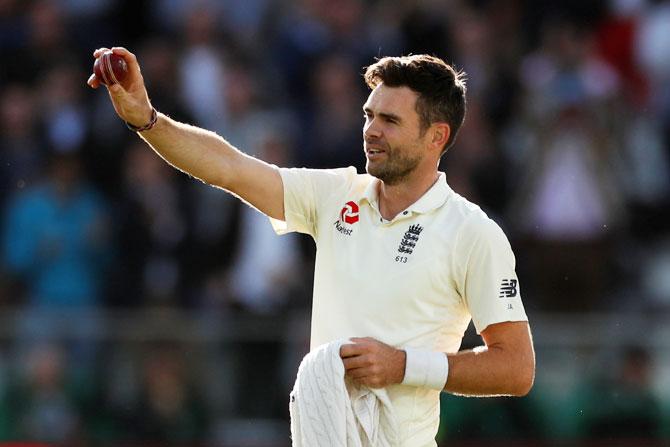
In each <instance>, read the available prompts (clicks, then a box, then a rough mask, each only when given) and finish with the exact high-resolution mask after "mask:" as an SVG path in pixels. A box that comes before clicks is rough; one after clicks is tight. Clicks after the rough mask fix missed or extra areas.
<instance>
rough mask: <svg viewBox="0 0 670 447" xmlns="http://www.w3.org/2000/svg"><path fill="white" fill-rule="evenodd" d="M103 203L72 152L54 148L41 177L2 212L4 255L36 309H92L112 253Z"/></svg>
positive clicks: (27, 302)
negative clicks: (47, 171) (58, 150)
mask: <svg viewBox="0 0 670 447" xmlns="http://www.w3.org/2000/svg"><path fill="white" fill-rule="evenodd" d="M108 219H109V215H108V209H107V204H106V203H105V201H104V199H103V198H102V197H100V196H99V195H98V194H97V193H96V191H95V190H94V189H92V188H91V187H90V186H89V185H88V184H87V183H86V182H85V180H84V179H83V176H82V173H81V164H80V161H79V156H78V154H76V153H58V152H56V153H52V154H51V160H50V166H49V175H48V177H47V178H45V179H44V181H43V182H41V183H39V184H37V185H35V186H33V187H31V188H28V189H26V190H19V191H17V192H16V193H15V194H14V195H13V197H12V199H11V201H10V202H9V203H8V206H7V208H6V212H5V225H4V227H5V232H4V238H3V259H4V262H5V265H6V266H7V268H8V269H9V271H10V272H12V273H14V274H15V275H17V276H19V277H20V278H22V279H23V281H24V282H25V283H26V285H27V286H28V292H27V293H28V296H27V297H26V298H27V301H26V305H27V307H28V308H29V309H35V310H52V311H53V310H57V309H95V308H96V307H97V306H99V305H100V304H101V302H100V300H101V287H102V285H103V284H104V279H105V276H104V275H105V271H106V268H107V266H108V264H109V261H110V257H111V240H110V232H109V220H108Z"/></svg>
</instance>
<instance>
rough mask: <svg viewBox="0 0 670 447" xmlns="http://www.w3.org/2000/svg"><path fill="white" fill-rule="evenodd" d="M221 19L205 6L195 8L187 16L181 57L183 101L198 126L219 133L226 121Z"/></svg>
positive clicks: (190, 9)
mask: <svg viewBox="0 0 670 447" xmlns="http://www.w3.org/2000/svg"><path fill="white" fill-rule="evenodd" d="M217 17H218V16H217V15H216V14H215V13H213V12H212V11H210V10H209V9H207V8H205V7H203V6H202V5H197V4H196V5H192V6H190V7H189V8H188V11H186V13H185V14H184V16H183V19H182V20H183V23H182V24H181V26H182V27H183V38H184V42H183V46H184V48H183V50H182V54H181V57H180V63H179V72H180V77H181V85H180V87H181V88H180V90H181V100H182V101H183V102H184V104H185V105H186V107H187V109H188V112H189V113H190V114H191V115H192V116H193V117H194V118H195V120H196V124H197V125H199V126H203V127H205V128H207V129H211V130H214V131H216V130H218V129H219V126H220V124H221V121H222V120H225V119H226V106H225V101H224V97H223V88H224V86H226V85H227V84H226V62H227V61H226V60H225V53H224V50H223V48H222V47H221V45H220V42H225V40H224V39H220V34H219V28H218V26H217V25H218V24H217Z"/></svg>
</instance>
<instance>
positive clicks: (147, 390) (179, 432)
mask: <svg viewBox="0 0 670 447" xmlns="http://www.w3.org/2000/svg"><path fill="white" fill-rule="evenodd" d="M187 364H188V363H187V361H186V359H185V358H184V355H181V353H180V352H178V351H177V352H175V351H174V348H164V347H159V348H157V349H154V350H152V351H151V352H149V353H148V357H147V358H145V359H144V361H143V364H142V372H141V378H142V382H141V383H142V387H141V389H140V390H141V395H140V399H139V406H138V407H137V409H136V413H135V414H134V415H133V417H132V418H129V419H128V421H129V423H130V427H129V429H130V433H134V434H135V435H136V437H135V438H133V439H138V440H142V441H146V442H151V443H158V444H159V445H165V446H173V445H174V446H184V445H192V446H197V445H201V444H200V443H203V441H204V440H205V439H206V437H207V436H208V421H207V417H206V415H205V413H204V410H205V408H203V403H202V400H201V399H200V397H199V396H198V395H197V394H196V393H195V390H194V388H193V385H192V383H190V380H191V378H190V376H189V374H188V370H187V368H186V365H187ZM123 437H124V438H126V439H127V434H125V435H124V436H123Z"/></svg>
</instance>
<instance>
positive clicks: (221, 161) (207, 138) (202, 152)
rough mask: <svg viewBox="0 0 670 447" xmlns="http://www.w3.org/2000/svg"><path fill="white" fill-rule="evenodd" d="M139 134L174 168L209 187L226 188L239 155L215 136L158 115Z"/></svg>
mask: <svg viewBox="0 0 670 447" xmlns="http://www.w3.org/2000/svg"><path fill="white" fill-rule="evenodd" d="M139 135H140V136H141V137H142V139H144V140H145V141H146V142H147V143H149V145H150V146H151V148H152V149H153V150H154V151H155V152H156V153H157V154H158V155H160V156H161V157H162V158H163V159H164V160H165V161H167V162H168V163H169V164H170V165H172V166H174V167H175V168H177V169H179V170H180V171H183V172H185V173H187V174H189V175H191V176H193V177H195V178H198V179H200V180H202V181H203V182H206V183H208V184H211V185H216V186H220V187H222V188H227V187H228V186H229V182H230V180H231V179H230V177H231V175H232V174H231V172H232V166H233V165H234V159H235V157H241V156H243V155H242V154H241V153H240V152H239V151H238V150H237V149H235V148H234V147H233V146H232V145H230V144H229V143H228V142H227V141H226V140H224V139H223V138H222V137H220V136H219V135H217V134H215V133H214V132H210V131H208V130H205V129H201V128H198V127H195V126H190V125H188V124H183V123H180V122H177V121H174V120H173V119H171V118H169V117H167V116H165V115H163V114H160V113H159V115H158V121H157V122H156V125H155V126H154V127H153V128H152V129H150V130H146V131H143V132H140V133H139Z"/></svg>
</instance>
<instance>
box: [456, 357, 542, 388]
mask: <svg viewBox="0 0 670 447" xmlns="http://www.w3.org/2000/svg"><path fill="white" fill-rule="evenodd" d="M448 358H449V377H448V379H447V384H446V386H445V388H444V390H445V391H447V392H450V393H453V394H459V395H465V396H503V395H504V396H523V395H526V394H528V392H529V391H530V388H531V387H532V384H533V379H534V371H535V366H534V365H535V360H534V358H533V356H532V352H531V353H515V355H513V356H511V355H510V353H508V352H505V350H503V349H500V348H498V347H496V346H489V347H485V346H482V347H479V348H476V349H474V350H467V351H461V352H458V353H456V354H449V355H448Z"/></svg>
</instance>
